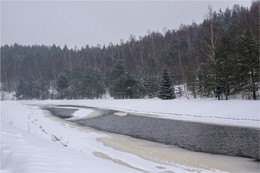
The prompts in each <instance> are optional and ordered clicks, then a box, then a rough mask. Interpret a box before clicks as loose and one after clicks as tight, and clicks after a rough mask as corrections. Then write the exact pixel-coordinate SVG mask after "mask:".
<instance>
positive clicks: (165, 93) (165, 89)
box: [159, 70, 176, 100]
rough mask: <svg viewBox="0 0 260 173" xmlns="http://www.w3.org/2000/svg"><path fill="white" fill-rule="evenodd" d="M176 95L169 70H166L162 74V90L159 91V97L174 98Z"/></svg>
mask: <svg viewBox="0 0 260 173" xmlns="http://www.w3.org/2000/svg"><path fill="white" fill-rule="evenodd" d="M175 97H176V96H175V94H174V89H173V88H172V87H171V80H170V76H169V73H168V71H167V70H165V71H164V73H163V75H162V83H161V91H160V93H159V98H161V99H163V100H170V99H174V98H175Z"/></svg>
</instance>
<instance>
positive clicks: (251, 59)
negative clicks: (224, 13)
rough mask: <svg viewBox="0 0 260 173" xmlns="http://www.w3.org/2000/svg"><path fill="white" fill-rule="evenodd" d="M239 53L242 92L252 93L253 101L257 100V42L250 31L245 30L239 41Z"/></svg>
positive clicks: (248, 29)
mask: <svg viewBox="0 0 260 173" xmlns="http://www.w3.org/2000/svg"><path fill="white" fill-rule="evenodd" d="M239 53H240V58H239V60H240V64H241V65H240V68H239V70H240V76H241V77H242V79H243V80H242V81H241V82H243V84H244V90H246V91H249V92H251V93H252V97H253V99H254V100H257V94H256V93H257V91H258V85H257V83H258V82H259V74H260V69H259V42H258V41H257V40H256V39H255V37H254V35H253V33H252V30H251V29H250V28H247V29H246V31H245V33H244V34H243V35H241V37H240V40H239Z"/></svg>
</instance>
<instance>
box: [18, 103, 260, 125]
mask: <svg viewBox="0 0 260 173" xmlns="http://www.w3.org/2000/svg"><path fill="white" fill-rule="evenodd" d="M22 103H24V104H37V105H48V104H55V105H81V106H89V107H99V108H104V109H113V110H118V111H125V112H131V113H140V114H142V115H144V116H155V117H159V118H166V119H175V120H185V121H195V122H205V123H214V124H226V125H236V126H247V127H257V128H260V101H250V100H228V101H226V100H221V101H219V100H212V99H193V100H186V99H182V100H180V99H175V100H159V99H126V100H114V99H98V100H44V101H22Z"/></svg>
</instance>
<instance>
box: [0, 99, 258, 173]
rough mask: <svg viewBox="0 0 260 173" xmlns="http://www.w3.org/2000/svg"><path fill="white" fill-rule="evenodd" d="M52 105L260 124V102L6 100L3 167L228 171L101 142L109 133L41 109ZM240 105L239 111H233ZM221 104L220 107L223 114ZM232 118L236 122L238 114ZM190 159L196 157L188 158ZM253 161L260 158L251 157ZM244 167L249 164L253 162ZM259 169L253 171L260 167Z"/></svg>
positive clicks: (28, 171) (32, 171)
mask: <svg viewBox="0 0 260 173" xmlns="http://www.w3.org/2000/svg"><path fill="white" fill-rule="evenodd" d="M29 104H34V105H29ZM48 104H54V105H84V106H95V107H102V108H110V109H117V110H121V111H129V112H138V113H151V114H154V115H157V114H158V115H160V116H162V117H166V118H169V117H171V116H173V117H171V118H178V117H182V116H184V117H186V118H187V117H189V116H185V115H182V114H189V113H190V114H191V113H192V115H200V116H204V115H205V116H206V115H207V116H208V113H210V116H220V117H221V116H222V117H224V120H225V118H227V117H229V116H230V117H232V118H240V119H242V120H241V121H245V122H247V123H245V124H246V125H250V126H254V127H259V123H257V124H254V123H252V122H251V121H249V120H248V119H256V120H258V122H259V116H258V114H259V107H258V106H259V102H253V101H252V102H251V101H245V102H243V101H238V102H231V103H229V102H217V101H211V102H206V101H205V102H204V101H203V100H202V101H191V102H190V103H189V101H182V100H176V101H160V100H73V101H72V100H60V101H57V100H56V101H53V100H46V101H22V102H18V101H2V102H1V147H0V148H1V172H6V173H12V172H19V173H38V172H55V173H58V172H62V173H66V172H68V173H70V172H131V173H132V172H167V171H169V172H170V171H172V172H177V173H185V172H201V173H205V172H226V171H223V170H221V169H216V168H214V167H205V166H204V167H201V166H200V167H193V166H190V165H187V164H178V163H173V162H169V161H167V160H166V161H162V160H161V161H160V162H155V161H151V160H149V159H144V158H143V157H140V156H138V155H137V154H131V153H129V152H123V151H121V150H116V149H115V148H112V147H108V146H105V145H104V143H102V142H100V141H102V139H103V140H104V139H105V138H108V137H109V135H108V134H105V133H101V132H98V131H93V130H91V129H88V128H83V127H81V128H80V127H77V126H75V125H74V124H71V123H65V122H64V121H63V120H60V119H58V118H55V117H52V116H50V115H48V113H47V111H44V110H42V109H39V105H48ZM184 104H185V105H184ZM226 104H227V105H226ZM37 105H38V106H37ZM189 106H190V108H189V109H188V107H189ZM230 106H231V107H230ZM186 107H187V108H186ZM204 107H205V108H204ZM228 108H229V109H228ZM234 108H236V110H232V109H234ZM201 109H203V110H201ZM218 109H220V110H219V114H218ZM247 109H248V111H247ZM251 109H252V110H251ZM255 109H256V110H255ZM210 110H212V111H210ZM193 111H194V112H193ZM91 112H92V110H91V109H79V111H77V112H75V113H74V115H75V116H79V117H82V116H87V114H89V113H91ZM243 113H247V116H249V117H243V116H242V115H244V114H243ZM175 114H178V115H175ZM256 114H257V115H256ZM227 115H229V116H227ZM226 116H227V117H226ZM236 116H237V117H236ZM195 117H196V116H195ZM196 118H200V117H196ZM201 120H204V118H201ZM227 120H229V122H236V121H234V120H233V119H227ZM231 120H232V121H231ZM223 123H224V122H223ZM243 125H244V124H243ZM145 148H147V147H145ZM148 150H149V149H148ZM142 152H143V151H142ZM149 152H153V151H149ZM137 153H138V152H137ZM231 159H232V158H231ZM155 160H156V159H155ZM182 160H183V159H182ZM217 160H221V159H217ZM241 160H242V159H241ZM187 162H190V161H189V160H187ZM241 163H242V162H241ZM243 163H244V161H243ZM250 164H255V163H253V162H250ZM199 165H201V164H199ZM240 165H242V164H240ZM244 167H245V168H247V166H244ZM256 170H257V168H256V169H254V171H252V172H256ZM249 172H250V171H249Z"/></svg>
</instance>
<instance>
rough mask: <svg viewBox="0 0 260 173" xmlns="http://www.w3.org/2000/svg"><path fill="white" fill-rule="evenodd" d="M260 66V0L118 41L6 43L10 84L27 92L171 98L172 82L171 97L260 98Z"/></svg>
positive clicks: (22, 94) (5, 72)
mask: <svg viewBox="0 0 260 173" xmlns="http://www.w3.org/2000/svg"><path fill="white" fill-rule="evenodd" d="M165 71H167V74H168V78H169V80H168V79H167V81H168V82H167V83H169V84H163V83H164V81H166V79H165V78H167V77H165V76H166V74H165V73H166V72H165ZM259 73H260V72H259V1H253V2H252V4H251V7H250V8H246V7H243V6H239V5H234V7H233V8H232V9H229V8H227V9H225V10H224V11H222V10H221V9H220V10H219V11H213V10H212V9H211V8H209V12H208V15H207V18H206V19H205V20H204V21H203V22H202V23H200V24H196V23H193V24H191V25H181V26H180V27H179V28H178V29H175V30H166V31H165V32H164V33H160V32H148V33H147V35H145V36H143V37H139V38H136V37H135V36H133V35H131V36H130V38H129V39H128V40H127V41H125V42H124V41H123V40H121V42H120V44H115V45H114V44H109V45H108V46H105V45H103V46H101V45H97V46H94V47H90V46H88V45H86V46H85V47H83V48H81V49H77V48H75V49H69V48H67V46H66V45H65V46H64V47H63V48H61V47H60V46H56V45H52V46H45V45H33V46H23V45H19V44H14V45H4V46H1V84H2V85H1V86H2V89H4V90H9V91H14V90H15V91H16V93H17V96H18V98H21V99H33V98H37V99H47V98H60V99H64V98H68V99H79V98H100V97H102V96H103V95H104V94H106V93H109V94H110V95H111V96H112V97H114V98H145V97H150V98H152V97H160V98H164V97H163V96H162V95H163V94H162V90H163V88H164V87H165V86H169V87H168V88H169V89H167V90H168V93H172V96H171V97H170V98H175V97H180V96H186V97H191V96H192V97H194V98H197V97H217V98H218V99H229V98H230V97H232V96H235V95H238V94H239V95H241V96H242V97H243V98H245V99H258V97H259V93H258V90H259ZM174 86H175V87H174ZM176 86H181V87H177V88H176ZM164 90H165V89H164ZM166 95H167V94H166ZM164 99H166V98H164Z"/></svg>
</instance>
